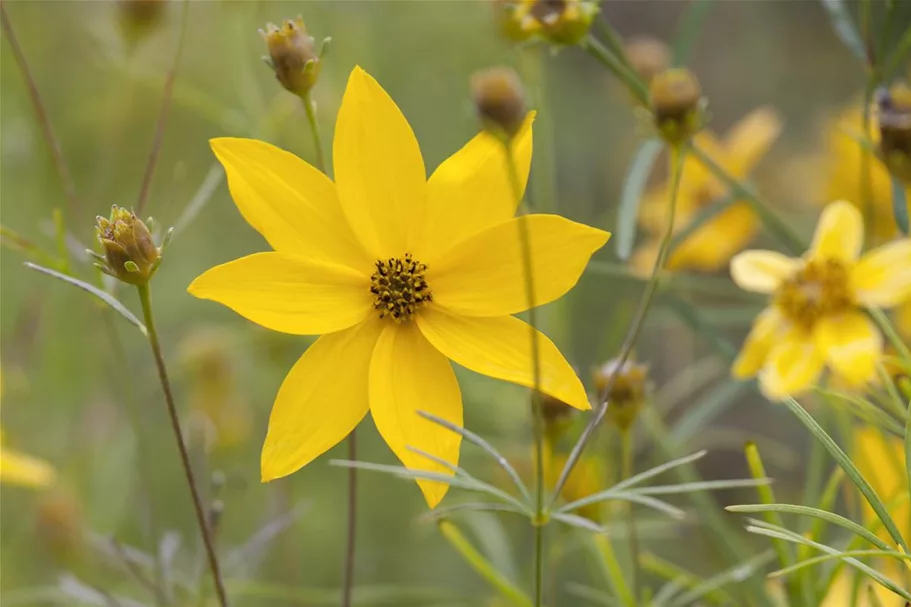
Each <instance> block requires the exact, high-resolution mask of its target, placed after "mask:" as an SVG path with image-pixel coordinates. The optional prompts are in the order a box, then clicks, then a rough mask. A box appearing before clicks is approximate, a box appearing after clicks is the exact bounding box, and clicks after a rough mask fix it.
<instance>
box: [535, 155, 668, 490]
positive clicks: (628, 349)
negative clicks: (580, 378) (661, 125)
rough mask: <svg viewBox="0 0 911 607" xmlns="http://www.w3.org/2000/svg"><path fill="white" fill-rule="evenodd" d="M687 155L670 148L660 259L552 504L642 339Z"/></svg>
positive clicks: (666, 254) (574, 449)
mask: <svg viewBox="0 0 911 607" xmlns="http://www.w3.org/2000/svg"><path fill="white" fill-rule="evenodd" d="M685 153H686V150H685V148H683V147H682V146H675V147H671V148H670V174H671V187H670V191H669V193H668V204H667V207H668V208H667V223H666V225H665V228H664V235H663V236H662V238H661V245H660V247H659V248H658V257H656V258H655V265H654V266H652V273H651V275H650V276H649V280H648V283H646V285H645V290H644V291H643V292H642V297H641V298H640V299H639V307H638V308H637V309H636V315H635V316H634V317H633V321H632V323H631V324H630V327H629V329H628V330H627V333H626V338H625V339H624V340H623V345H622V346H621V347H620V354H619V355H618V356H617V366H616V369H615V370H614V372H613V373H611V376H610V377H609V378H608V380H607V384H606V385H605V387H604V390H602V392H601V394H599V395H598V400H599V402H600V404H599V405H598V410H597V412H596V413H595V415H593V416H592V418H591V420H590V421H589V422H588V425H587V426H586V427H585V430H583V431H582V435H581V436H580V437H579V440H578V441H577V442H576V444H575V446H573V450H572V452H570V454H569V457H568V458H567V459H566V465H564V466H563V470H562V471H561V472H560V478H559V479H557V485H556V486H555V487H554V490H553V494H552V496H551V504H553V502H554V501H555V500H556V496H558V495H560V491H562V489H563V487H564V485H566V481H567V479H568V478H569V475H570V473H572V471H573V467H575V465H576V463H577V462H578V461H579V458H580V457H581V456H582V451H584V450H585V447H586V446H587V445H588V443H589V442H590V441H591V439H592V437H593V436H594V434H595V430H596V429H597V428H598V425H599V424H600V423H601V420H603V419H604V416H605V415H606V414H607V407H608V405H609V404H610V403H609V398H608V397H609V395H610V392H611V390H612V389H613V387H614V383H615V382H616V381H617V376H618V371H619V370H620V369H622V368H623V365H624V364H625V363H626V360H627V359H628V358H629V356H630V354H631V353H632V351H633V346H634V345H636V340H637V339H638V338H639V331H640V330H641V329H642V325H643V323H644V321H645V317H646V315H647V314H648V310H649V308H650V307H651V304H652V299H653V298H654V295H655V292H656V291H657V290H658V284H659V282H660V281H661V274H662V270H663V269H664V264H665V261H666V259H667V256H668V250H669V249H670V243H671V240H672V238H673V236H674V218H675V215H676V210H677V192H678V191H679V190H680V173H681V172H682V168H683V157H684V155H685Z"/></svg>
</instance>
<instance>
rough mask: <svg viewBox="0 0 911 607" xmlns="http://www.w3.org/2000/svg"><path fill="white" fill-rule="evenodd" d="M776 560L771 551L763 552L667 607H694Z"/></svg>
mask: <svg viewBox="0 0 911 607" xmlns="http://www.w3.org/2000/svg"><path fill="white" fill-rule="evenodd" d="M774 558H775V555H774V554H773V553H772V552H771V551H766V552H762V553H760V554H758V555H756V556H755V557H753V558H751V559H750V560H748V561H746V562H745V563H740V564H738V565H734V566H733V567H730V568H729V569H725V570H724V571H722V572H721V573H718V574H716V575H713V576H712V577H710V578H708V579H706V580H705V581H703V582H702V583H700V584H697V585H696V586H694V587H693V588H692V589H691V590H689V591H688V592H684V593H683V594H681V595H680V596H678V597H677V598H676V599H674V600H673V601H670V602H669V603H668V604H667V607H685V606H687V605H693V604H694V603H697V602H698V601H699V599H702V598H703V597H706V596H708V595H709V594H711V593H712V592H715V591H716V590H718V589H719V588H723V587H724V586H726V585H728V584H739V583H740V582H742V581H744V580H746V579H748V578H750V577H752V576H753V575H754V574H755V573H756V572H757V571H759V570H760V569H762V568H763V567H764V566H765V565H766V564H767V563H769V562H771V561H772V559H774Z"/></svg>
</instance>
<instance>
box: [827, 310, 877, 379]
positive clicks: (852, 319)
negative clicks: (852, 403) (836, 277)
mask: <svg viewBox="0 0 911 607" xmlns="http://www.w3.org/2000/svg"><path fill="white" fill-rule="evenodd" d="M813 338H814V339H815V340H816V347H817V349H818V350H819V351H820V352H821V353H822V355H823V356H825V358H826V361H828V363H829V366H830V367H831V368H832V369H833V370H835V371H836V372H837V373H838V374H839V376H841V377H843V378H844V379H845V380H847V381H848V383H850V384H853V385H855V386H862V385H863V384H865V383H866V382H868V381H870V380H872V379H874V378H875V377H876V363H878V362H879V360H880V358H881V357H882V352H883V336H882V334H881V333H880V332H879V329H877V328H876V325H875V324H873V321H871V320H870V319H869V318H867V317H866V316H865V315H864V314H862V313H860V312H849V313H845V314H839V315H836V316H829V317H825V318H822V319H821V320H820V321H819V322H817V323H816V325H815V326H814V327H813Z"/></svg>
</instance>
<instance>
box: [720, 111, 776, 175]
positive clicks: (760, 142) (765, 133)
mask: <svg viewBox="0 0 911 607" xmlns="http://www.w3.org/2000/svg"><path fill="white" fill-rule="evenodd" d="M780 134H781V118H780V117H779V116H778V113H777V112H775V110H773V109H772V108H770V107H762V108H759V109H756V110H753V111H752V112H750V113H749V114H747V116H745V117H744V118H743V119H741V120H740V121H739V122H738V123H737V124H735V125H734V126H733V127H732V128H731V130H730V131H728V133H727V136H726V137H725V141H724V146H725V148H726V149H727V150H728V160H727V166H728V170H730V171H731V173H733V174H734V175H736V176H738V177H744V176H746V175H747V174H748V173H749V172H750V171H751V170H752V169H753V167H754V166H755V165H756V164H757V163H758V162H759V161H760V160H762V157H763V156H765V155H766V152H768V151H769V148H770V147H772V144H773V143H775V140H776V139H778V135H780Z"/></svg>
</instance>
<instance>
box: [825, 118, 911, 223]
mask: <svg viewBox="0 0 911 607" xmlns="http://www.w3.org/2000/svg"><path fill="white" fill-rule="evenodd" d="M875 126H876V125H875V121H871V128H870V132H869V133H868V134H867V137H868V139H869V140H870V141H872V142H874V143H877V142H878V140H879V133H878V132H877V129H876V128H875ZM863 138H864V129H863V111H862V107H861V106H860V105H855V106H853V107H850V108H848V109H846V110H844V111H843V112H842V113H841V114H839V115H838V116H837V117H836V118H835V119H834V120H832V121H831V122H830V124H829V125H828V127H827V129H826V152H825V168H824V169H823V171H822V175H824V179H825V182H824V187H823V196H822V198H820V200H826V201H828V200H848V201H850V202H851V203H852V204H854V205H855V206H857V207H858V208H861V205H862V201H863V200H864V197H863V195H864V192H863V187H862V184H863V182H862V180H861V172H860V165H861V157H862V156H863V148H862V147H861V141H862V140H863ZM870 158H871V160H870V177H871V179H870V184H871V198H870V201H871V203H872V205H873V233H874V234H875V235H876V237H877V238H878V239H879V240H881V241H882V240H888V239H890V238H894V237H895V236H898V235H899V231H898V226H897V225H896V223H895V216H894V214H893V211H892V177H891V176H890V175H889V171H888V169H886V167H885V165H883V163H882V162H880V161H879V160H878V159H877V158H876V156H875V154H871V156H870Z"/></svg>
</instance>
